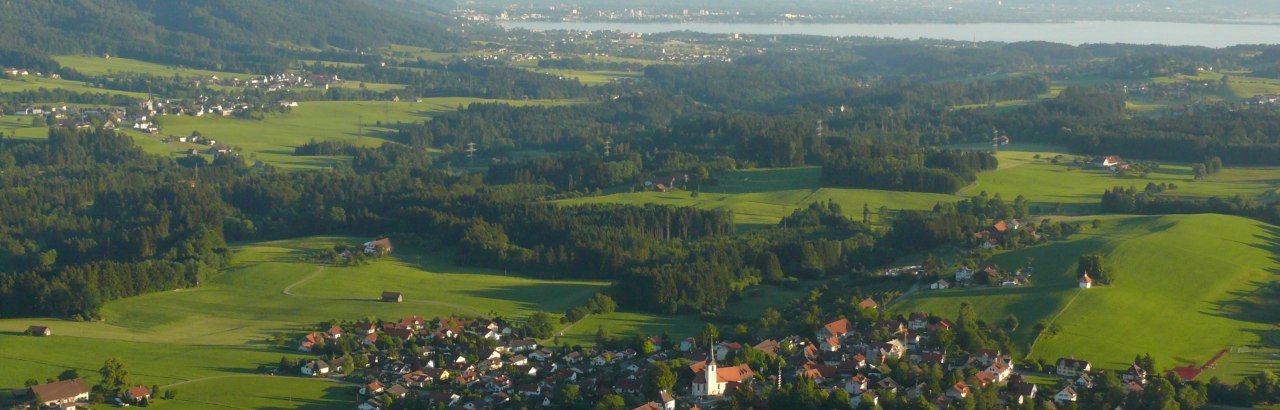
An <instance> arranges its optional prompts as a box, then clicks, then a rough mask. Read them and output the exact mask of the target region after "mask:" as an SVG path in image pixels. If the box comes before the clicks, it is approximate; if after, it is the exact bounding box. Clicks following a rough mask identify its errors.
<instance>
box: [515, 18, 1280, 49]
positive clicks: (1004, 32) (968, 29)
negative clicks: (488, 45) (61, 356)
mask: <svg viewBox="0 0 1280 410" xmlns="http://www.w3.org/2000/svg"><path fill="white" fill-rule="evenodd" d="M1267 21H1268V23H1263V22H1262V21H1256V22H1254V21H1240V20H1237V21H1234V22H1229V23H1228V22H1216V23H1203V22H1197V23H1189V22H1157V21H1124V20H1078V21H1058V22H1035V23H989V22H988V23H876V24H871V23H820V22H794V23H705V22H689V23H625V22H612V21H611V22H579V21H572V22H564V21H561V22H536V21H506V22H501V23H499V24H500V25H501V26H502V27H505V28H507V29H527V30H534V31H557V30H576V31H621V32H629V33H643V34H656V33H668V32H679V31H689V32H697V33H706V34H742V35H766V36H768V35H778V36H783V35H810V36H826V37H871V38H894V39H907V40H912V39H936V40H951V41H978V42H1006V43H1007V42H1023V41H1047V42H1054V43H1064V44H1072V45H1081V44H1116V43H1119V44H1143V45H1150V44H1156V45H1168V46H1203V47H1214V48H1221V47H1230V46H1235V45H1241V44H1263V42H1264V41H1271V43H1269V44H1274V43H1276V42H1278V41H1280V20H1267Z"/></svg>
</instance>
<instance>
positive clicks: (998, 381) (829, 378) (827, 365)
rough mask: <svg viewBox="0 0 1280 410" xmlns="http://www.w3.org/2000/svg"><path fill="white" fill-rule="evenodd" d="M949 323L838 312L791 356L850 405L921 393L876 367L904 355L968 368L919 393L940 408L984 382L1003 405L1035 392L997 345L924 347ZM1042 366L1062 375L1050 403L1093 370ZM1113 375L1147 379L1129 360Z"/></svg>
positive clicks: (1080, 387)
mask: <svg viewBox="0 0 1280 410" xmlns="http://www.w3.org/2000/svg"><path fill="white" fill-rule="evenodd" d="M864 302H865V301H864ZM954 328H955V324H954V323H952V322H951V321H949V320H947V319H938V318H932V317H931V316H930V315H929V314H928V313H925V312H915V313H912V314H911V315H909V316H908V317H897V318H893V319H889V320H881V321H878V322H875V323H874V325H873V326H871V327H870V328H863V329H857V328H855V326H854V324H853V323H852V322H850V321H849V320H848V319H843V318H842V319H838V320H835V321H832V322H830V323H827V324H825V325H823V326H822V328H820V329H818V331H817V333H816V335H815V337H816V340H818V343H816V344H814V345H808V346H804V348H803V349H802V350H801V353H799V354H800V356H801V357H797V358H793V360H795V362H797V363H803V365H801V366H800V368H799V369H797V370H796V375H797V376H799V375H804V376H806V377H808V378H809V379H811V380H814V381H816V382H818V384H819V385H820V386H823V387H825V388H828V389H843V390H845V391H846V392H847V393H848V394H849V395H850V397H852V398H853V404H854V406H855V407H856V406H858V405H859V404H860V403H862V402H869V403H871V404H878V403H879V401H878V400H879V397H880V396H881V395H884V394H886V393H890V394H893V395H895V396H901V395H905V396H906V397H907V398H908V399H910V400H915V399H917V398H920V397H922V395H925V394H927V391H926V390H927V386H926V384H925V383H920V384H916V385H910V384H907V385H903V384H901V383H900V382H899V381H896V380H894V379H893V378H892V377H889V376H886V375H885V374H884V373H883V372H881V371H880V370H879V369H882V368H883V367H882V366H883V365H885V364H886V363H887V362H888V361H890V360H905V361H906V362H907V363H909V364H910V365H912V366H933V365H938V366H940V367H941V368H943V369H944V370H948V371H949V370H956V369H961V370H965V371H964V373H965V374H972V376H969V377H967V378H966V379H965V380H963V381H960V382H957V383H955V384H953V385H950V386H942V387H943V389H944V390H945V391H944V392H942V393H938V394H936V395H934V396H932V397H928V396H925V397H924V398H925V399H926V400H928V401H929V402H930V403H932V404H934V405H935V406H937V407H938V408H948V406H949V405H951V404H953V403H955V402H956V401H959V400H963V399H964V398H965V397H967V396H968V395H970V394H973V392H974V391H975V390H977V389H985V388H988V387H991V386H996V387H998V388H999V389H1000V390H999V397H1000V399H1001V400H1003V401H1004V403H1005V404H1006V405H1007V406H1015V405H1022V404H1024V403H1026V402H1027V401H1029V400H1035V399H1036V398H1037V397H1040V396H1039V395H1040V394H1042V393H1041V392H1040V388H1041V386H1037V385H1036V384H1034V383H1031V382H1028V381H1026V380H1025V379H1024V378H1023V377H1022V376H1021V375H1020V374H1019V373H1018V372H1017V371H1016V365H1015V363H1014V362H1013V360H1012V359H1011V358H1010V357H1009V355H1007V354H1003V353H1001V352H1000V351H998V350H985V349H979V350H977V351H975V352H973V353H972V354H968V355H956V354H951V353H948V352H946V351H940V350H936V349H930V348H928V347H926V343H925V342H927V341H928V340H929V339H930V337H931V336H932V335H933V334H935V333H936V332H938V331H942V330H951V329H954ZM880 331H884V332H887V333H888V334H889V335H890V336H891V337H892V339H889V340H885V341H870V342H869V340H873V339H874V337H873V335H872V333H874V332H880ZM798 343H803V342H798ZM797 359H798V360H797ZM788 362H789V363H790V362H791V361H788ZM1045 371H1046V372H1052V375H1054V376H1058V377H1061V378H1063V379H1066V380H1068V381H1069V383H1065V386H1064V387H1063V388H1061V389H1060V390H1059V391H1057V392H1056V393H1054V394H1053V396H1052V400H1053V402H1055V403H1058V404H1064V403H1067V402H1075V401H1077V400H1078V399H1079V397H1080V395H1081V394H1082V393H1083V392H1086V391H1088V390H1089V389H1092V388H1094V387H1095V383H1094V378H1095V377H1097V376H1098V373H1097V372H1094V369H1093V366H1092V364H1091V363H1089V362H1088V361H1085V360H1079V359H1076V358H1061V359H1059V360H1058V361H1057V362H1056V365H1055V366H1054V367H1053V368H1052V369H1051V370H1050V369H1048V368H1046V370H1045ZM1121 379H1122V381H1123V382H1124V383H1125V384H1126V388H1127V389H1128V391H1129V392H1131V393H1140V392H1142V391H1143V389H1144V386H1145V385H1146V383H1147V372H1146V370H1144V369H1143V368H1142V367H1140V366H1138V365H1137V364H1134V365H1132V366H1131V367H1130V368H1129V369H1128V370H1127V371H1126V372H1125V373H1124V374H1123V375H1122V377H1121ZM1044 399H1045V398H1043V397H1041V400H1042V401H1043V400H1044Z"/></svg>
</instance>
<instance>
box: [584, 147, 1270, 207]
mask: <svg viewBox="0 0 1280 410" xmlns="http://www.w3.org/2000/svg"><path fill="white" fill-rule="evenodd" d="M963 148H981V147H980V146H975V145H970V146H964V147H963ZM988 148H989V147H988ZM1061 154H1062V152H1061V151H1060V150H1058V149H1056V148H1055V147H1052V146H1045V145H1035V144H1025V145H1011V146H1006V147H1002V151H1001V152H999V153H998V154H997V156H998V157H999V158H1000V167H999V169H996V170H994V171H988V172H983V173H980V174H979V175H978V181H977V182H975V183H974V184H972V185H970V186H968V187H966V188H964V189H963V190H961V191H960V192H959V193H958V195H945V194H931V193H919V192H898V191H884V190H873V189H843V188H823V187H821V186H820V183H819V177H820V176H821V169H820V168H819V167H802V168H787V169H759V170H741V171H730V172H725V173H724V174H722V175H718V176H717V178H718V179H719V180H720V183H719V185H717V186H704V187H703V189H702V190H701V191H699V192H698V195H697V197H694V196H693V193H692V192H690V191H681V190H675V191H671V192H665V193H664V192H656V191H639V192H619V193H612V194H607V195H603V196H593V197H582V198H574V199H569V200H564V201H560V203H565V204H576V203H622V204H643V203H655V204H665V205H675V206H692V207H697V208H701V209H723V210H729V211H733V212H734V217H735V222H736V223H738V224H739V225H740V226H744V227H750V226H759V225H770V224H776V223H778V221H780V220H781V219H782V218H783V217H784V216H786V215H788V214H790V213H791V212H793V211H794V210H795V209H796V208H800V207H803V206H806V205H808V204H810V203H813V202H826V201H828V200H830V201H835V202H836V203H838V204H840V205H841V206H842V207H843V209H844V211H845V213H846V214H847V215H848V216H850V217H854V218H856V219H861V217H862V207H863V204H866V205H867V206H870V207H871V209H872V211H873V212H872V213H873V214H876V213H877V212H875V210H876V209H878V208H879V207H880V206H886V207H888V208H890V209H892V210H911V209H929V208H932V207H933V206H934V205H935V204H937V203H939V202H952V201H958V200H961V199H963V198H964V197H969V196H975V195H979V194H980V193H982V192H986V193H987V194H988V195H995V194H1000V195H1001V196H1002V197H1004V198H1005V199H1006V200H1013V199H1014V198H1015V197H1017V196H1018V195H1022V196H1024V197H1026V198H1027V199H1028V200H1030V201H1031V202H1032V205H1033V206H1035V207H1037V209H1035V210H1033V212H1034V213H1055V211H1056V209H1057V207H1058V206H1059V205H1061V206H1062V208H1063V211H1064V212H1065V213H1068V214H1087V213H1094V212H1096V211H1098V210H1099V209H1098V208H1099V206H1098V202H1099V201H1100V200H1101V198H1102V192H1103V191H1105V190H1107V189H1111V188H1112V187H1115V186H1117V185H1118V186H1125V187H1128V186H1134V187H1136V188H1137V189H1142V188H1143V187H1145V186H1146V185H1147V184H1148V183H1156V184H1160V183H1172V184H1176V185H1177V186H1178V189H1177V190H1174V191H1169V192H1168V193H1167V195H1180V196H1187V197H1210V196H1234V195H1243V196H1245V197H1249V198H1258V199H1268V198H1270V196H1273V195H1268V193H1269V192H1273V191H1274V190H1275V189H1276V188H1277V187H1280V178H1276V177H1275V176H1276V175H1280V168H1226V169H1224V170H1223V171H1222V172H1220V173H1219V174H1216V175H1213V176H1210V177H1207V178H1204V179H1202V180H1198V181H1197V180H1195V178H1194V173H1193V172H1192V171H1191V167H1190V166H1189V165H1186V164H1162V165H1161V166H1160V169H1159V170H1157V171H1154V172H1151V173H1149V174H1148V175H1147V176H1146V177H1141V176H1138V175H1131V176H1124V177H1120V176H1116V175H1114V174H1112V173H1110V172H1108V171H1103V170H1097V169H1088V168H1080V167H1072V166H1069V165H1068V164H1069V163H1070V161H1071V159H1072V158H1073V157H1072V156H1070V155H1066V156H1064V158H1065V159H1066V161H1065V162H1063V163H1062V164H1054V163H1052V162H1051V161H1050V158H1052V157H1054V156H1057V155H1061ZM1037 156H1038V157H1039V158H1037ZM1037 211H1038V212H1037ZM873 221H874V222H879V221H878V220H877V219H876V217H875V215H873Z"/></svg>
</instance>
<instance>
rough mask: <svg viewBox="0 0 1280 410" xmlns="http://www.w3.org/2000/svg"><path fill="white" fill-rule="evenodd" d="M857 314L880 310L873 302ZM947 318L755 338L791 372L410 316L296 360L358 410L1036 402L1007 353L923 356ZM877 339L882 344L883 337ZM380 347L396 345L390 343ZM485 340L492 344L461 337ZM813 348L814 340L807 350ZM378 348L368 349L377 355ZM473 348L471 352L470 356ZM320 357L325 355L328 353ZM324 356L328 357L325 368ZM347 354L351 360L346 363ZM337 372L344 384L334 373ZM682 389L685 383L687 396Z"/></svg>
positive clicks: (339, 329)
mask: <svg viewBox="0 0 1280 410" xmlns="http://www.w3.org/2000/svg"><path fill="white" fill-rule="evenodd" d="M859 306H860V307H862V308H864V309H878V308H879V307H878V306H877V305H876V303H875V302H874V301H872V300H870V299H867V300H863V301H862V302H860V303H859ZM955 328H956V325H955V324H954V323H952V322H951V321H949V320H947V319H941V318H937V317H933V316H931V315H930V314H928V313H925V312H916V313H912V314H910V315H909V316H906V317H904V316H898V317H894V318H890V319H886V320H880V321H876V322H873V323H872V324H871V325H869V326H857V325H855V323H854V322H852V321H850V320H849V319H845V318H841V319H837V320H834V321H831V322H829V323H826V324H825V325H823V326H822V327H821V328H819V329H817V331H816V333H815V334H814V339H812V341H811V340H809V339H806V338H804V337H801V336H790V337H787V338H784V339H781V340H774V339H769V340H764V341H761V342H759V343H757V344H755V345H753V346H751V348H752V349H754V350H756V351H758V352H762V353H763V354H766V355H769V356H773V357H776V358H781V359H783V362H785V363H790V364H791V365H790V367H789V368H788V370H786V371H785V372H784V371H779V372H778V373H777V374H776V375H775V374H760V373H758V371H761V370H764V369H753V368H751V367H750V366H749V365H747V364H739V365H726V364H724V363H731V362H732V361H733V360H732V359H733V358H734V357H738V356H737V355H738V354H740V353H741V352H742V350H743V349H745V348H746V345H743V344H742V343H738V342H726V341H721V342H718V343H710V344H709V345H707V346H701V345H699V344H698V343H697V342H696V341H695V340H694V339H693V338H688V339H685V340H682V341H678V342H667V343H664V340H662V337H659V336H652V337H649V338H648V342H649V343H647V345H649V344H651V345H652V346H654V351H652V352H651V353H648V354H644V353H641V352H637V351H635V350H632V349H623V350H611V349H605V348H593V349H576V348H575V349H565V348H552V347H548V346H542V345H540V344H539V342H538V341H537V340H535V339H532V338H527V337H523V336H521V335H520V331H519V330H518V329H517V328H516V327H514V326H513V325H512V324H510V323H508V322H506V321H504V320H501V319H492V320H491V319H460V318H456V317H449V318H444V319H438V320H431V321H428V320H426V319H424V318H422V317H420V316H411V317H405V318H402V319H400V320H399V321H388V322H380V323H374V322H358V323H348V324H339V325H333V326H331V327H329V328H328V329H324V330H323V331H320V330H317V331H314V332H311V333H308V334H307V335H305V336H304V337H303V338H301V339H300V340H299V341H298V345H297V348H298V350H300V351H303V352H310V353H313V354H316V355H317V356H319V358H316V359H312V360H306V361H304V362H302V363H300V366H299V369H298V372H299V373H300V374H302V375H304V376H309V377H344V378H345V380H347V381H349V382H357V383H358V384H359V385H360V387H359V394H360V397H362V398H363V399H364V400H363V401H361V402H360V404H359V406H358V408H359V409H362V410H375V409H382V408H384V407H385V401H386V398H388V397H390V398H391V399H392V400H401V399H413V400H419V401H421V402H423V404H425V405H428V406H435V407H445V408H463V409H486V408H496V407H502V406H504V405H507V404H509V403H513V402H516V401H518V402H519V403H521V404H522V405H523V406H527V407H531V408H550V407H556V406H558V405H560V404H562V402H560V401H559V399H560V398H559V396H558V394H559V392H561V391H563V389H564V388H565V386H568V385H574V386H577V387H578V390H579V391H580V392H581V394H582V397H583V399H584V400H588V401H590V400H591V399H592V398H599V397H602V396H604V395H607V394H617V395H620V396H623V397H628V398H630V399H631V401H632V402H633V403H644V404H643V405H641V406H640V407H638V408H637V409H652V410H658V409H662V410H673V409H675V408H676V406H677V401H679V402H680V406H681V408H714V407H715V406H716V405H718V404H722V403H724V402H725V401H727V400H728V398H729V397H731V396H732V395H733V394H734V392H736V391H737V390H739V389H752V390H756V391H762V390H763V389H766V388H768V387H771V386H780V385H782V384H783V383H785V382H790V381H794V380H796V379H798V378H800V377H804V378H807V379H809V380H812V381H813V382H815V384H816V385H817V386H820V387H821V388H823V389H826V390H828V391H835V390H844V391H845V392H846V393H847V394H848V395H849V397H851V398H852V404H853V406H854V407H855V408H856V407H857V406H858V405H859V404H861V403H863V402H868V403H870V404H873V405H874V404H878V403H879V400H880V397H884V396H885V395H887V394H891V395H894V396H903V395H905V397H908V398H910V399H912V400H915V399H917V398H920V397H923V398H924V399H926V400H927V401H929V402H930V403H933V404H934V405H936V406H938V407H939V408H947V406H949V405H951V404H953V403H956V402H958V401H961V400H964V399H965V398H966V397H967V396H969V395H971V394H975V392H976V390H977V389H986V388H989V387H992V386H994V387H996V388H998V389H999V392H1000V393H999V394H1000V398H1001V400H1003V401H1004V402H1005V403H1006V404H1008V405H1010V406H1013V405H1015V403H1016V404H1019V405H1020V404H1022V403H1025V402H1027V401H1029V400H1036V399H1037V397H1039V400H1040V401H1045V400H1048V399H1050V398H1048V397H1043V396H1040V395H1042V394H1045V393H1044V392H1041V391H1040V389H1041V387H1042V386H1037V385H1036V384H1034V383H1031V382H1029V381H1026V380H1024V379H1023V377H1022V376H1021V375H1020V374H1019V373H1018V372H1017V371H1016V370H1017V368H1016V365H1015V363H1014V362H1013V360H1012V359H1011V358H1010V357H1009V355H1008V354H1004V353H1001V352H1000V351H998V350H978V351H975V352H972V353H971V354H957V353H956V352H947V351H943V350H938V349H935V348H930V347H928V346H930V344H929V340H930V338H931V337H932V336H933V335H934V334H936V333H937V332H939V331H943V330H952V329H955ZM883 335H888V337H887V338H885V337H884V336H883ZM386 339H394V342H392V341H391V340H386ZM477 339H482V340H486V341H490V342H491V343H474V342H468V341H467V340H477ZM815 341H816V342H815ZM352 343H356V344H358V345H360V346H364V347H367V349H361V350H360V353H358V354H359V356H358V357H356V356H352V355H353V354H357V353H354V351H353V352H352V353H348V354H346V355H342V354H341V353H338V352H336V351H335V350H334V349H332V348H326V345H339V346H340V345H347V346H350V345H351V344H352ZM375 347H376V348H375ZM477 349H478V350H477ZM326 352H327V353H326ZM326 354H328V357H329V358H328V359H324V358H323V357H325V355H326ZM353 357H354V358H353ZM681 358H683V359H687V360H688V363H691V364H690V365H689V366H688V368H682V369H677V370H678V371H680V372H682V373H683V374H684V375H685V376H691V377H690V378H686V379H684V380H691V382H689V384H687V385H677V386H676V388H675V389H674V390H676V391H662V392H660V394H657V395H655V397H646V396H645V393H644V389H643V388H642V386H643V385H644V381H643V378H644V371H645V369H646V368H647V367H648V366H649V365H650V364H652V363H656V362H670V361H672V360H675V359H681ZM897 362H905V363H907V364H909V365H910V366H913V367H916V368H927V367H929V366H934V365H937V366H939V367H941V368H942V369H944V370H945V371H951V370H957V369H959V370H962V371H963V373H965V374H969V375H971V376H969V377H967V378H965V379H964V380H963V381H961V382H958V383H955V384H952V385H949V386H943V389H944V390H945V391H943V392H937V391H932V392H931V391H930V390H929V389H928V387H927V384H926V383H918V384H912V383H906V384H904V383H902V382H900V381H898V380H894V379H893V377H891V376H889V375H888V374H887V373H888V372H886V371H884V370H883V369H886V368H887V367H886V365H889V364H892V363H897ZM1044 371H1045V372H1052V373H1053V374H1054V375H1056V376H1058V377H1061V378H1064V379H1066V380H1067V381H1068V383H1065V384H1064V386H1065V387H1062V388H1061V389H1060V390H1059V391H1057V392H1056V393H1054V392H1049V393H1048V394H1052V397H1051V399H1052V400H1053V401H1055V402H1057V403H1059V404H1063V403H1066V402H1075V401H1077V400H1078V399H1079V397H1080V395H1081V394H1083V393H1084V392H1087V391H1088V390H1089V389H1092V388H1094V382H1093V379H1094V378H1095V377H1097V375H1098V373H1096V372H1094V369H1093V366H1092V364H1090V363H1089V362H1088V361H1084V360H1079V359H1075V358H1062V359H1059V360H1058V361H1057V363H1056V366H1055V367H1053V368H1051V369H1050V368H1047V367H1046V369H1045V370H1044ZM339 374H344V375H345V376H338V375H339ZM1123 380H1124V382H1125V383H1126V385H1127V388H1128V389H1129V391H1131V392H1141V391H1142V390H1143V388H1144V386H1145V384H1146V380H1147V374H1146V371H1144V370H1143V369H1142V368H1141V367H1139V366H1137V365H1134V366H1132V367H1131V368H1130V369H1129V370H1128V371H1127V372H1126V373H1125V374H1124V376H1123ZM684 386H687V390H686V389H685V387H684Z"/></svg>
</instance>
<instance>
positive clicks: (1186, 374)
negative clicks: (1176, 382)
mask: <svg viewBox="0 0 1280 410" xmlns="http://www.w3.org/2000/svg"><path fill="white" fill-rule="evenodd" d="M1203 371H1204V370H1203V369H1201V368H1199V367H1195V366H1182V367H1175V368H1173V370H1171V372H1173V374H1176V375H1178V377H1179V378H1181V379H1182V380H1185V381H1192V380H1195V379H1196V377H1199V376H1200V372H1203Z"/></svg>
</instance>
